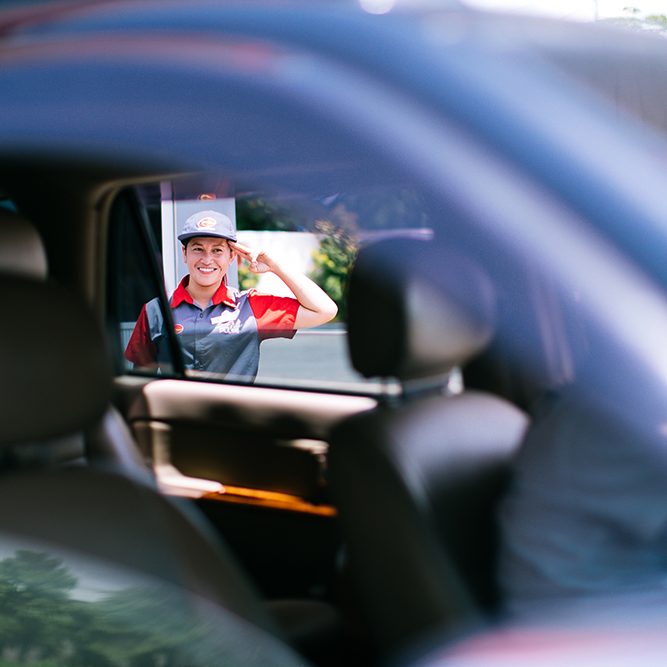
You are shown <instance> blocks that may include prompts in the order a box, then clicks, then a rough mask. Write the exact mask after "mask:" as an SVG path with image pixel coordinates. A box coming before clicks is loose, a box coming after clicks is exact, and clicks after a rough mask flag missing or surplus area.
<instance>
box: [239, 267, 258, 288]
mask: <svg viewBox="0 0 667 667" xmlns="http://www.w3.org/2000/svg"><path fill="white" fill-rule="evenodd" d="M238 279H239V289H240V290H247V289H252V288H253V287H256V286H257V283H258V282H259V274H257V273H253V272H252V271H251V270H250V269H249V268H248V265H247V264H246V263H245V262H239V265H238Z"/></svg>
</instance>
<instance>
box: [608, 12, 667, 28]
mask: <svg viewBox="0 0 667 667" xmlns="http://www.w3.org/2000/svg"><path fill="white" fill-rule="evenodd" d="M603 22H605V23H612V24H615V25H621V26H624V27H626V28H629V29H631V30H644V31H651V32H655V33H657V34H660V35H663V34H664V33H666V32H667V15H665V14H649V15H648V16H642V12H641V11H640V10H639V9H638V8H637V7H631V6H629V7H624V8H623V16H619V17H617V18H610V19H604V20H603Z"/></svg>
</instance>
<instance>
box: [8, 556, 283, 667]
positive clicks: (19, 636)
mask: <svg viewBox="0 0 667 667" xmlns="http://www.w3.org/2000/svg"><path fill="white" fill-rule="evenodd" d="M113 579H114V580H116V577H115V576H114V577H113ZM102 582H103V580H102ZM103 585H104V584H103V583H102V586H103ZM77 586H78V581H77V578H76V577H75V576H74V575H73V574H72V573H71V571H69V569H68V568H67V567H66V566H65V565H64V563H63V561H62V560H61V559H59V558H57V557H54V556H51V555H48V554H45V553H42V552H37V551H29V550H18V551H17V552H16V553H15V554H14V555H13V556H11V557H8V558H5V559H3V560H1V561H0V667H17V666H18V665H30V666H31V667H63V666H64V665H67V667H209V666H210V665H230V667H231V666H232V665H239V664H255V665H263V666H266V667H270V666H271V665H275V664H280V663H281V656H280V655H278V654H276V655H275V656H274V652H275V651H276V647H275V646H272V647H267V648H264V647H263V646H262V645H258V644H257V641H256V636H254V634H253V636H252V637H248V636H246V635H245V634H244V627H245V626H244V624H243V623H242V622H240V621H238V619H237V618H236V617H235V616H234V615H232V614H226V613H224V612H221V611H220V610H219V609H218V608H217V607H215V606H214V605H212V604H209V603H207V602H205V601H203V600H199V599H194V598H193V597H192V595H191V594H189V593H188V592H187V591H184V590H181V589H178V588H176V587H172V586H168V585H146V586H134V587H128V588H122V589H117V590H115V591H111V592H107V593H106V594H104V593H102V592H98V593H97V597H96V599H94V600H78V599H76V598H75V597H73V596H74V595H75V594H76V590H77ZM253 640H254V641H253ZM268 651H271V653H270V654H267V652H268Z"/></svg>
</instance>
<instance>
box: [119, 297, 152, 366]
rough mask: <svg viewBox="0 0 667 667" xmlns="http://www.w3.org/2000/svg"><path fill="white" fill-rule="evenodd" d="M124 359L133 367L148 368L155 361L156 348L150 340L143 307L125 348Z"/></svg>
mask: <svg viewBox="0 0 667 667" xmlns="http://www.w3.org/2000/svg"><path fill="white" fill-rule="evenodd" d="M125 358H126V359H127V360H128V361H131V362H132V363H133V364H134V365H135V366H150V365H151V364H154V363H155V362H156V361H157V346H156V345H155V343H154V342H153V341H152V340H151V334H150V327H149V324H148V315H147V314H146V306H145V305H144V306H143V308H142V309H141V312H140V313H139V318H138V319H137V323H136V324H135V325H134V330H133V331H132V335H131V336H130V340H129V342H128V344H127V347H126V348H125Z"/></svg>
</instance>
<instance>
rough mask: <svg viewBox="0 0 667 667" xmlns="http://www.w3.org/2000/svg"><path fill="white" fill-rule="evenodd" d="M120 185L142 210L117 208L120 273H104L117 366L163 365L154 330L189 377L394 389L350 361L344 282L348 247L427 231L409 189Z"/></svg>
mask: <svg viewBox="0 0 667 667" xmlns="http://www.w3.org/2000/svg"><path fill="white" fill-rule="evenodd" d="M123 196H124V197H125V198H126V200H127V201H135V202H137V203H138V204H139V208H140V209H141V214H140V215H135V216H134V218H135V219H134V221H133V223H132V224H128V222H127V221H128V220H129V219H131V218H132V217H133V216H132V215H131V211H130V209H129V208H128V207H127V206H126V210H125V211H124V212H123V211H122V210H121V209H120V208H119V209H118V212H117V215H116V218H117V219H116V221H115V224H116V225H118V226H119V227H122V228H124V229H125V231H124V232H123V235H122V238H118V239H117V245H118V254H119V256H120V257H121V258H122V259H121V260H120V261H117V262H116V263H115V264H114V265H113V267H114V268H113V271H115V272H118V274H119V275H112V276H110V280H109V283H110V285H112V289H114V290H116V292H117V294H116V295H115V296H114V298H113V300H115V301H117V302H118V304H119V309H120V312H121V317H120V320H121V321H120V347H121V348H122V351H123V352H122V353H123V358H124V361H123V365H124V368H125V369H126V370H128V371H140V372H147V371H148V372H157V373H162V372H164V370H163V366H164V365H165V364H166V365H167V367H169V362H170V354H171V352H170V348H169V344H168V340H167V339H168V338H172V339H173V338H175V339H176V341H177V342H178V343H179V345H180V348H181V350H182V354H183V361H184V363H185V368H186V373H187V374H188V375H189V376H190V377H203V378H206V379H210V378H214V379H225V380H228V381H233V382H255V383H262V384H271V385H287V386H307V387H315V388H333V389H335V388H342V389H345V390H348V391H349V390H355V389H358V390H360V391H364V392H368V391H371V392H375V391H393V390H394V389H395V387H394V385H393V384H392V383H386V382H378V381H377V380H372V381H368V380H365V379H364V378H362V377H361V376H360V375H359V374H358V373H356V372H355V371H354V370H353V369H352V368H351V366H350V363H349V361H348V356H347V341H346V325H345V322H346V311H347V304H346V284H347V276H348V272H349V269H350V267H351V265H352V263H353V261H354V259H355V256H356V252H357V249H358V248H359V246H360V245H361V244H363V243H367V242H369V241H372V240H373V239H377V238H381V237H383V236H386V235H388V234H391V235H394V234H405V235H418V236H425V237H430V236H431V228H430V217H429V213H428V211H427V207H426V206H425V205H424V202H423V201H422V199H421V197H420V195H419V194H418V193H417V192H416V191H415V190H413V189H411V188H410V187H406V186H403V185H396V184H391V185H377V184H376V185H373V186H364V187H362V186H360V187H359V188H357V189H346V190H337V189H336V190H332V191H327V192H317V193H312V192H309V193H307V194H304V193H294V192H287V191H276V190H268V189H262V188H258V187H247V186H246V187H239V186H238V185H234V184H232V183H230V181H229V180H228V179H225V178H216V177H213V176H197V177H189V178H184V179H178V180H173V181H162V182H159V183H158V182H156V183H153V184H148V185H147V184H143V185H141V186H138V187H135V188H131V189H130V191H129V192H126V193H124V195H123ZM121 218H124V219H125V220H121ZM142 219H143V224H145V225H146V226H148V228H149V232H150V233H149V236H151V237H153V242H154V244H155V247H154V248H153V249H152V250H150V251H147V250H146V249H145V246H144V245H143V244H142V243H141V242H140V234H139V232H138V231H137V230H136V227H137V225H139V224H142ZM129 227H134V228H135V231H134V232H130V230H129ZM179 237H180V239H179ZM234 239H235V241H234ZM230 241H231V242H230ZM146 252H150V253H151V254H152V255H153V257H154V258H156V259H157V264H158V265H159V268H160V270H161V272H162V280H163V281H164V293H165V294H166V295H167V296H168V297H169V299H170V301H169V307H168V308H165V307H164V306H163V305H162V304H161V303H160V299H159V298H158V296H159V292H160V290H159V289H156V287H155V285H153V281H152V280H151V278H150V276H149V274H150V269H149V268H148V266H149V262H146V261H145V255H146ZM258 253H262V254H259V256H257V254H258ZM255 258H256V259H257V263H253V262H252V260H253V259H255ZM223 276H224V278H223ZM221 282H222V284H221ZM165 309H168V310H169V311H170V313H165ZM306 310H308V311H311V312H305V311H306ZM312 311H314V312H315V313H316V316H313V315H312ZM169 315H170V316H171V318H172V319H173V322H172V323H171V326H172V327H173V328H172V329H171V332H172V333H171V334H168V333H167V330H168V329H169V322H168V320H169ZM220 334H224V336H222V338H224V346H225V347H224V349H223V347H222V345H221V343H220V339H221V335H220ZM378 335H381V332H378ZM171 367H172V368H173V364H171Z"/></svg>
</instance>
